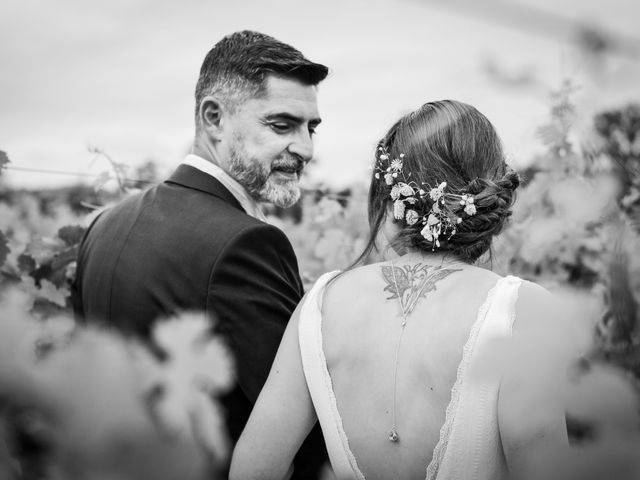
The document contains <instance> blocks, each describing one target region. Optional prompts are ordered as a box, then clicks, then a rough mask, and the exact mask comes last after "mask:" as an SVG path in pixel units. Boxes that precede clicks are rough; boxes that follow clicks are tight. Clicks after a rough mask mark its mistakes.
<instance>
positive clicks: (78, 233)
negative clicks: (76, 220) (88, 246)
mask: <svg viewBox="0 0 640 480" xmlns="http://www.w3.org/2000/svg"><path fill="white" fill-rule="evenodd" d="M84 230H85V229H84V228H83V227H81V226H80V225H67V226H65V227H62V228H61V229H60V230H58V237H59V238H60V239H61V240H62V241H63V242H64V243H66V244H67V246H68V247H72V246H74V245H76V244H78V243H80V240H82V235H84Z"/></svg>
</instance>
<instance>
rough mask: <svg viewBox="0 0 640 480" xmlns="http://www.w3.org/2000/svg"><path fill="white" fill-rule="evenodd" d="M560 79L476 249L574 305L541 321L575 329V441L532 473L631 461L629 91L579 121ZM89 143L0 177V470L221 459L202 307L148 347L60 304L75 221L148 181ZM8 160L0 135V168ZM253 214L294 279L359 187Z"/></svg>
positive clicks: (557, 331)
mask: <svg viewBox="0 0 640 480" xmlns="http://www.w3.org/2000/svg"><path fill="white" fill-rule="evenodd" d="M574 92H575V87H574V86H573V85H572V84H571V83H569V82H567V83H565V84H563V85H562V87H561V88H560V89H559V90H558V91H557V92H556V93H555V94H554V96H553V98H552V105H551V111H550V115H549V119H548V121H547V122H546V124H544V125H542V126H541V127H540V128H539V130H538V137H539V140H540V142H541V143H542V144H543V145H544V146H545V153H544V154H541V155H539V156H538V157H536V158H535V159H534V161H533V162H532V164H531V167H529V168H528V169H527V170H525V171H524V172H522V174H523V177H524V182H523V187H522V188H521V190H520V192H519V197H518V201H517V203H516V205H515V208H514V213H513V217H512V219H511V222H510V226H509V227H508V228H507V229H506V231H505V232H504V233H503V234H502V235H501V236H500V237H499V238H498V239H496V242H495V244H494V248H493V254H492V256H491V258H490V259H486V261H487V266H488V267H491V268H493V269H494V270H496V271H497V272H498V273H501V274H506V273H511V274H514V275H518V276H520V277H522V278H525V279H528V280H532V281H535V282H537V283H540V284H542V285H543V286H545V287H547V288H548V289H550V290H552V291H555V292H559V293H561V294H562V295H565V296H569V297H570V298H572V302H573V304H574V305H576V306H579V307H581V308H582V310H580V309H579V308H578V309H577V310H574V311H573V313H568V314H567V318H571V319H574V320H575V321H576V322H575V323H576V324H579V325H580V326H581V327H580V329H581V330H580V333H579V334H576V333H575V332H576V331H577V330H571V329H569V330H566V329H565V330H563V328H564V327H562V326H561V325H560V324H559V325H558V326H557V328H554V331H553V332H549V331H547V330H545V332H544V335H546V337H547V338H555V339H556V340H557V341H559V342H561V343H563V344H569V343H572V342H575V341H576V337H580V338H582V339H583V340H581V341H580V342H579V343H580V345H581V346H580V348H577V349H575V351H574V353H575V355H574V358H573V360H575V358H580V361H578V362H575V361H574V363H573V364H572V366H571V368H572V371H573V377H572V378H570V379H569V381H568V384H567V385H566V390H567V399H566V406H567V416H568V419H569V433H570V435H571V438H572V441H573V443H574V445H579V446H580V449H579V450H575V451H572V452H570V453H567V452H564V453H563V456H562V458H557V459H555V460H553V461H550V462H549V464H550V465H554V467H555V469H554V470H553V471H550V472H548V475H547V476H546V477H544V478H576V479H578V478H596V477H593V472H597V471H600V470H602V469H604V470H603V471H609V472H611V471H617V470H620V471H621V473H620V476H619V477H617V478H637V477H634V475H636V474H637V473H638V471H639V469H640V467H639V466H638V462H637V461H634V460H633V457H631V452H633V448H638V446H640V440H639V437H638V431H639V428H640V425H639V421H638V418H637V414H638V412H639V411H640V410H639V404H638V395H637V392H638V380H639V379H640V320H639V319H638V315H639V313H638V311H639V309H638V302H640V259H638V255H637V254H636V252H638V251H640V105H636V104H629V105H625V106H623V107H621V108H618V109H612V110H608V111H603V112H600V113H598V114H597V115H596V116H595V118H594V119H593V123H592V128H591V131H589V132H588V133H587V134H586V135H584V134H582V137H581V138H576V132H575V128H574V127H575V125H576V122H578V121H579V120H582V123H584V121H583V119H580V118H579V117H580V113H579V112H578V111H577V108H576V107H575V106H574V104H573V103H572V95H573V93H574ZM92 151H93V153H94V154H95V155H96V161H98V160H100V159H102V160H106V166H107V168H108V170H107V171H106V172H105V174H104V175H103V176H101V177H100V178H99V179H98V182H96V185H94V186H93V188H92V187H87V186H82V187H73V188H67V189H60V190H58V191H55V192H26V191H3V192H0V295H1V298H0V311H2V313H3V316H2V319H0V478H16V479H17V478H24V479H36V478H37V479H42V478H51V479H55V480H57V479H59V478H60V479H62V478H65V479H66V478H71V479H74V478H78V479H79V478H83V479H84V478H91V479H93V478H96V479H98V478H100V479H102V478H105V479H106V478H109V479H111V478H160V479H162V478H200V477H201V475H202V474H203V473H202V472H203V471H205V470H206V471H208V472H211V471H214V472H216V471H217V472H220V471H221V468H224V467H221V465H222V464H223V463H224V461H225V459H227V458H228V453H229V451H228V444H227V440H226V438H225V436H224V435H223V434H222V433H221V432H222V431H223V429H222V428H221V423H220V422H221V416H220V413H219V411H218V409H217V404H216V402H215V401H214V400H212V398H213V397H215V396H216V395H217V394H218V393H219V392H221V391H224V389H225V388H226V386H227V385H228V382H229V381H230V372H232V369H233V365H232V361H231V359H229V358H228V356H227V354H226V352H225V350H224V347H223V346H222V345H220V344H218V343H217V341H216V339H212V338H209V337H206V336H205V335H204V333H203V332H204V329H203V328H202V322H203V321H204V320H202V319H198V318H197V316H188V315H187V316H185V317H183V318H182V319H174V320H172V321H168V322H166V323H162V324H159V327H158V329H157V330H156V341H157V342H158V343H160V344H162V345H163V349H164V350H166V351H167V352H169V358H168V360H167V361H166V362H164V363H160V362H159V361H158V360H157V359H156V358H155V357H153V356H152V355H150V354H149V353H148V352H147V351H146V350H145V349H144V348H143V347H141V346H139V345H136V344H134V343H132V342H131V341H130V340H125V339H122V338H120V337H118V336H116V335H114V334H113V333H107V332H103V331H98V330H94V329H92V328H87V327H79V326H76V325H75V324H74V323H73V322H72V321H71V320H70V318H71V309H70V298H69V287H70V282H71V280H72V279H73V277H74V275H75V256H76V253H77V247H78V243H79V241H80V239H81V238H82V235H83V233H84V230H85V228H86V227H87V226H88V224H89V223H90V222H91V221H92V220H93V219H94V218H95V216H96V215H97V214H98V213H99V212H101V211H102V210H103V209H104V208H107V207H108V206H109V205H111V204H113V203H114V202H116V201H118V200H120V199H122V198H124V197H125V196H127V195H130V194H132V193H135V192H137V191H139V190H140V189H143V188H146V187H147V186H148V185H151V184H153V183H155V182H157V181H158V178H157V169H156V167H155V165H154V164H153V162H147V163H146V164H144V165H143V166H142V167H140V168H138V170H137V171H135V172H134V173H133V174H131V175H130V177H131V178H133V179H134V180H132V179H131V178H129V177H128V175H129V170H128V168H127V167H126V166H125V165H122V164H118V163H117V162H114V161H113V160H112V159H111V158H110V157H109V156H108V155H106V154H105V153H104V152H102V151H100V150H99V149H93V150H92ZM8 162H9V157H8V156H7V154H6V153H5V152H1V151H0V173H1V171H2V169H3V168H4V166H5V165H6V164H7V163H8ZM109 184H111V186H112V187H113V186H115V189H114V188H111V190H107V189H106V188H107V187H108V186H109ZM268 214H269V216H270V221H271V222H272V223H274V224H276V225H278V226H280V227H281V228H282V229H283V230H284V231H285V232H286V233H287V235H288V236H289V238H290V239H291V242H292V244H293V247H294V250H295V251H296V253H297V256H298V260H299V264H300V271H301V275H302V278H303V281H304V284H305V286H306V287H307V288H308V287H309V286H310V285H311V284H312V283H313V282H314V281H315V280H316V279H317V278H318V277H319V276H320V275H321V274H322V273H324V272H326V271H330V270H336V269H344V268H346V267H347V266H349V265H350V264H351V262H353V260H355V258H357V257H358V255H359V254H360V253H361V252H362V250H363V248H364V246H365V243H366V239H367V235H368V225H367V216H366V191H365V189H364V188H358V187H353V188H351V189H349V190H345V191H342V192H331V191H329V190H328V189H321V188H315V189H312V190H309V191H306V192H305V195H304V196H303V200H302V202H301V204H300V206H298V207H296V208H295V209H292V210H288V211H281V210H279V209H276V208H271V209H270V210H269V211H268ZM576 292H577V293H576ZM576 295H578V296H576ZM587 307H588V308H587ZM563 331H564V333H563ZM567 331H569V332H573V333H570V334H567V333H566V332H567ZM542 338H543V336H542V335H541V339H542ZM585 338H586V339H587V340H584V339H585ZM541 342H542V340H541ZM210 365H216V366H217V369H213V370H212V369H211V368H210ZM114 392H117V394H114ZM194 419H198V421H197V422H195V423H194ZM636 451H637V450H636ZM581 462H582V463H581ZM577 465H589V468H586V467H584V468H583V467H580V468H583V469H582V470H580V469H578V468H577V467H576V466H577Z"/></svg>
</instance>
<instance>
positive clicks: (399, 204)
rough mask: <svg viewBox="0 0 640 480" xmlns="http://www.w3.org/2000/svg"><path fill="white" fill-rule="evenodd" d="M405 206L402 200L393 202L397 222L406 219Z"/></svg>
mask: <svg viewBox="0 0 640 480" xmlns="http://www.w3.org/2000/svg"><path fill="white" fill-rule="evenodd" d="M405 208H406V207H405V205H404V202H403V201H402V200H396V201H395V202H393V216H394V218H395V219H396V220H402V219H403V218H404V211H405Z"/></svg>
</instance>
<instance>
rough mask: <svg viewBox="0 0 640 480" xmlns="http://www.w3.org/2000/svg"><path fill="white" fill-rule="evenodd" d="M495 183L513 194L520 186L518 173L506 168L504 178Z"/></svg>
mask: <svg viewBox="0 0 640 480" xmlns="http://www.w3.org/2000/svg"><path fill="white" fill-rule="evenodd" d="M496 183H497V185H499V186H500V187H502V188H504V189H505V190H510V191H512V192H513V191H514V190H515V189H516V188H518V187H519V186H520V175H518V172H516V171H515V170H512V169H511V168H508V169H507V173H505V174H504V176H503V177H502V178H501V179H500V180H498V181H497V182H496Z"/></svg>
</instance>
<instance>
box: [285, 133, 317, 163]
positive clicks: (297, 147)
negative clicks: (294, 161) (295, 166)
mask: <svg viewBox="0 0 640 480" xmlns="http://www.w3.org/2000/svg"><path fill="white" fill-rule="evenodd" d="M289 152H290V153H291V154H293V155H295V156H297V157H299V158H300V159H301V160H302V161H303V162H304V163H308V162H309V160H311V157H313V139H312V138H311V133H309V132H306V131H301V132H300V133H299V134H298V135H296V137H295V138H294V140H293V141H292V142H291V144H290V145H289Z"/></svg>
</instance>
